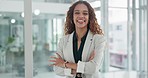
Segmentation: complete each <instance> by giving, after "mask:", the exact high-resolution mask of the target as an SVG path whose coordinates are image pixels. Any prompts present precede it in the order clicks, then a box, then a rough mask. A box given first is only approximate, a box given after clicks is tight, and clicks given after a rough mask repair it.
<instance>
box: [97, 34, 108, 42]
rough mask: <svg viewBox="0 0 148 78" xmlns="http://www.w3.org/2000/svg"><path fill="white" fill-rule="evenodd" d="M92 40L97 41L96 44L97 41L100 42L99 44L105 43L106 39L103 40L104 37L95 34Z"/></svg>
mask: <svg viewBox="0 0 148 78" xmlns="http://www.w3.org/2000/svg"><path fill="white" fill-rule="evenodd" d="M94 40H95V41H97V42H98V41H99V42H100V41H101V42H104V41H106V38H105V36H104V35H100V34H95V35H94Z"/></svg>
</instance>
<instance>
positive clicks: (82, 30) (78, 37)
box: [76, 28, 87, 40]
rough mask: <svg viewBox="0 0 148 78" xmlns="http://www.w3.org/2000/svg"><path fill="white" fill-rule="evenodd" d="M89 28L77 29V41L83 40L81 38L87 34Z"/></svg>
mask: <svg viewBox="0 0 148 78" xmlns="http://www.w3.org/2000/svg"><path fill="white" fill-rule="evenodd" d="M86 32H87V28H86V29H77V30H76V34H77V39H78V40H81V38H82V37H83V36H84V35H85V34H86Z"/></svg>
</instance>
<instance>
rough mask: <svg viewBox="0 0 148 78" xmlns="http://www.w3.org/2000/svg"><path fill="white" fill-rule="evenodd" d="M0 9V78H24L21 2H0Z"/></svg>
mask: <svg viewBox="0 0 148 78" xmlns="http://www.w3.org/2000/svg"><path fill="white" fill-rule="evenodd" d="M12 5H16V6H15V7H11V6H12ZM0 7H1V9H0V77H1V78H17V77H21V78H25V68H24V64H25V63H24V19H23V17H22V16H21V13H22V11H23V1H22V2H15V1H11V2H10V1H6V0H5V1H3V0H2V1H0ZM18 7H19V8H18ZM12 9H15V10H13V11H12Z"/></svg>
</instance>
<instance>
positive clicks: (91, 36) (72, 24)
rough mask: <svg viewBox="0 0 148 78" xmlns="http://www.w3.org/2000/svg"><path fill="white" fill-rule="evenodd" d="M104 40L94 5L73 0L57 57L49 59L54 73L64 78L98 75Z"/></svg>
mask: <svg viewBox="0 0 148 78" xmlns="http://www.w3.org/2000/svg"><path fill="white" fill-rule="evenodd" d="M105 43H106V39H105V37H104V35H103V32H102V29H101V28H100V25H99V24H98V23H97V19H96V15H95V13H94V9H93V8H92V7H91V5H90V4H89V3H88V2H87V1H77V2H75V3H74V4H73V5H72V6H71V7H70V8H69V10H68V12H67V17H66V23H65V36H64V37H63V38H61V40H60V42H59V46H58V49H57V53H56V55H57V57H55V56H52V57H51V58H53V59H52V60H50V62H53V65H54V71H55V73H56V74H57V75H60V76H66V77H67V78H100V77H99V76H100V75H99V69H100V67H101V64H102V61H103V54H104V49H105Z"/></svg>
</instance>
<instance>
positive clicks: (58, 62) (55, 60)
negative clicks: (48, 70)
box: [49, 53, 65, 67]
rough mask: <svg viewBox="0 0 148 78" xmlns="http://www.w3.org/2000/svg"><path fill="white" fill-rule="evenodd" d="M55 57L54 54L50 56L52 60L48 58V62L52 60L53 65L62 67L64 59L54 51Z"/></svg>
mask: <svg viewBox="0 0 148 78" xmlns="http://www.w3.org/2000/svg"><path fill="white" fill-rule="evenodd" d="M56 55H57V57H55V56H51V58H53V60H49V61H50V62H53V64H52V65H55V66H59V67H64V62H65V61H64V60H63V59H62V57H61V56H60V55H59V54H58V53H56Z"/></svg>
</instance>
